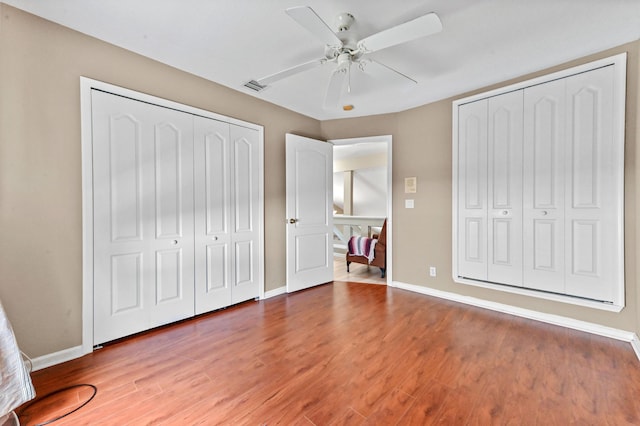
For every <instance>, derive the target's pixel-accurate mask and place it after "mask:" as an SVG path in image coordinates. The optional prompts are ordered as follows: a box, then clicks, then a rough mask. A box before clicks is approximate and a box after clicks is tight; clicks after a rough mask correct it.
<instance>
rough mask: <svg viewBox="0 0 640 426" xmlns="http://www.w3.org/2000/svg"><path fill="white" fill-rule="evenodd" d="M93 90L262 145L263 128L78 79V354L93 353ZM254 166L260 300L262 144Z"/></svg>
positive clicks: (262, 286) (262, 199)
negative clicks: (214, 124) (231, 129)
mask: <svg viewBox="0 0 640 426" xmlns="http://www.w3.org/2000/svg"><path fill="white" fill-rule="evenodd" d="M93 89H97V90H102V91H104V92H109V93H113V94H115V95H120V96H125V97H128V98H131V99H136V100H139V101H142V102H148V103H152V104H155V105H159V106H162V107H166V108H171V109H176V110H179V111H183V112H186V113H189V114H194V115H199V116H202V117H207V118H211V119H214V120H220V121H224V122H227V123H230V124H234V125H237V126H241V127H247V128H250V129H254V130H257V131H258V133H259V135H260V136H259V137H260V140H262V141H264V127H263V126H260V125H257V124H253V123H249V122H246V121H242V120H237V119H234V118H230V117H226V116H224V115H220V114H216V113H213V112H210V111H206V110H203V109H200V108H195V107H191V106H188V105H184V104H181V103H178V102H173V101H170V100H167V99H162V98H158V97H156V96H151V95H147V94H144V93H140V92H136V91H134V90H130V89H125V88H123V87H119V86H114V85H112V84H109V83H104V82H101V81H98V80H93V79H90V78H86V77H80V124H81V147H82V354H83V355H84V354H88V353H90V352H92V351H93V272H94V271H93V168H92V163H93V146H92V127H91V91H92V90H93ZM259 156H260V158H259V161H258V164H259V165H260V170H258V176H259V179H260V184H259V200H260V202H259V203H258V204H259V209H260V212H259V221H260V222H259V226H260V233H259V235H260V241H259V251H260V261H259V266H258V274H259V276H260V277H261V284H260V286H259V288H260V294H259V297H260V299H263V298H264V169H263V167H264V166H263V164H264V143H262V144H260V155H259Z"/></svg>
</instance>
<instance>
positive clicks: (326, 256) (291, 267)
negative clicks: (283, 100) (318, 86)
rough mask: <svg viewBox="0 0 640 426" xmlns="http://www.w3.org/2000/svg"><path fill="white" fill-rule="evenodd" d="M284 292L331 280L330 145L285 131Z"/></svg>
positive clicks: (331, 198) (331, 180)
mask: <svg viewBox="0 0 640 426" xmlns="http://www.w3.org/2000/svg"><path fill="white" fill-rule="evenodd" d="M286 161H287V166H286V167H287V170H286V173H287V185H286V186H287V292H288V293H291V292H293V291H298V290H302V289H305V288H309V287H313V286H315V285H318V284H323V283H326V282H329V281H333V254H332V250H333V248H332V235H333V211H332V208H333V146H332V145H331V144H330V143H327V142H323V141H318V140H315V139H309V138H305V137H302V136H296V135H291V134H287V135H286Z"/></svg>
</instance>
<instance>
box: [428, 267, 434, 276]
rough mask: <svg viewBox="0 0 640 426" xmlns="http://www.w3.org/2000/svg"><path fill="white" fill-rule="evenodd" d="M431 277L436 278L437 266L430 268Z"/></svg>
mask: <svg viewBox="0 0 640 426" xmlns="http://www.w3.org/2000/svg"><path fill="white" fill-rule="evenodd" d="M429 276H430V277H435V276H436V267H435V266H429Z"/></svg>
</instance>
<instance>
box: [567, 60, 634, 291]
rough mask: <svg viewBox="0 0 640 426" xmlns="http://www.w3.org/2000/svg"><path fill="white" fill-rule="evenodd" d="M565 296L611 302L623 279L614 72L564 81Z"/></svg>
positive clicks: (602, 71)
mask: <svg viewBox="0 0 640 426" xmlns="http://www.w3.org/2000/svg"><path fill="white" fill-rule="evenodd" d="M566 84H567V89H566V90H567V128H566V140H567V144H566V156H567V164H566V170H567V171H568V172H569V173H567V198H566V203H565V210H566V221H567V228H566V233H565V240H566V241H567V245H566V248H565V256H566V259H567V262H568V263H569V267H568V268H567V274H566V282H567V293H568V294H572V295H577V296H581V297H587V298H591V299H595V300H604V301H613V298H614V291H613V290H614V288H615V287H614V286H613V285H611V283H612V282H616V281H617V280H619V279H620V278H621V277H620V276H619V272H618V271H617V270H616V269H617V265H616V262H615V260H616V259H617V258H619V256H621V250H622V248H621V244H620V243H619V242H617V239H618V238H617V230H618V227H619V226H620V225H621V224H620V216H621V215H620V214H619V209H617V208H616V206H619V205H620V198H619V197H622V194H621V193H620V192H619V191H616V190H615V188H616V182H617V173H618V169H617V168H616V167H615V166H614V165H615V163H616V159H617V158H619V151H617V149H616V144H615V143H614V141H613V122H612V117H613V67H611V66H609V67H604V68H600V69H597V70H594V71H590V72H587V73H583V74H578V75H575V76H572V77H569V78H567V79H566Z"/></svg>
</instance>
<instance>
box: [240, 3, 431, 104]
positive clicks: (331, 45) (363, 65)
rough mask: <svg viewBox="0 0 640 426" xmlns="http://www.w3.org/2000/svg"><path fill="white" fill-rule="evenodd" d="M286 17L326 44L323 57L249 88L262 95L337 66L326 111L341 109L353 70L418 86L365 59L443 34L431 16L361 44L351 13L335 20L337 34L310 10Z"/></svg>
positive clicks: (299, 9) (254, 82)
mask: <svg viewBox="0 0 640 426" xmlns="http://www.w3.org/2000/svg"><path fill="white" fill-rule="evenodd" d="M286 13H287V14H288V15H289V16H290V17H291V18H293V20H295V21H296V22H297V23H298V24H300V25H301V26H302V27H303V28H305V29H306V30H307V31H309V32H310V33H311V34H313V35H314V36H315V37H316V38H318V39H319V40H320V41H322V42H323V43H324V44H325V49H324V56H323V57H322V58H319V59H314V60H313V61H310V62H305V63H303V64H300V65H296V66H294V67H291V68H288V69H285V70H283V71H279V72H277V73H275V74H272V75H269V76H266V77H263V78H260V79H258V80H252V81H250V82H249V83H247V84H246V86H247V87H250V88H252V89H254V90H257V91H259V90H262V89H264V88H266V87H267V86H268V85H269V84H271V83H274V82H276V81H278V80H282V79H284V78H286V77H290V76H292V75H294V74H298V73H300V72H303V71H306V70H309V69H312V68H315V67H318V66H320V65H323V64H325V63H327V62H333V63H335V64H336V67H335V69H334V70H333V73H332V74H331V79H330V80H329V85H328V87H327V93H326V96H325V102H324V107H325V108H334V107H336V106H337V105H338V102H339V101H340V97H341V94H342V91H343V86H344V84H345V80H346V82H347V90H348V91H350V90H351V85H350V74H351V67H352V66H356V67H357V68H358V69H359V70H360V71H363V72H367V71H370V72H372V73H376V74H381V75H387V76H392V77H394V78H396V77H399V78H401V79H402V80H405V81H408V82H412V83H417V82H416V81H415V80H413V79H412V78H410V77H408V76H406V75H404V74H402V73H400V72H399V71H396V70H394V69H392V68H390V67H388V66H386V65H384V64H382V63H380V62H378V61H375V60H373V59H371V58H368V57H366V55H367V54H369V53H372V52H376V51H378V50H382V49H386V48H388V47H391V46H396V45H398V44H402V43H406V42H409V41H412V40H415V39H418V38H421V37H426V36H428V35H431V34H435V33H438V32H440V31H441V30H442V23H441V22H440V18H438V15H436V14H435V13H428V14H426V15H423V16H420V17H418V18H415V19H413V20H411V21H409V22H405V23H403V24H400V25H397V26H394V27H391V28H388V29H386V30H384V31H381V32H379V33H376V34H373V35H371V36H369V37H365V38H363V39H361V40H358V39H357V35H356V34H354V33H353V31H352V30H350V29H351V25H352V24H353V23H354V21H355V18H354V17H353V15H351V14H350V13H342V14H340V15H338V16H337V17H336V22H337V32H334V31H333V30H332V29H331V28H330V27H329V25H327V23H326V22H325V21H323V20H322V18H320V17H319V16H318V14H317V13H316V12H315V11H314V10H313V9H312V8H310V7H308V6H298V7H292V8H289V9H286Z"/></svg>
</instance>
